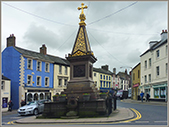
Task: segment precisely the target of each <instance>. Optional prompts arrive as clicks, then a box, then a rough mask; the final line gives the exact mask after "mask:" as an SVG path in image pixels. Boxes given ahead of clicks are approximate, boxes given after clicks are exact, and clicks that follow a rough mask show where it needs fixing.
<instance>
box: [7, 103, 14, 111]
mask: <svg viewBox="0 0 169 127" xmlns="http://www.w3.org/2000/svg"><path fill="white" fill-rule="evenodd" d="M12 106H13V103H12V100H10V101H9V102H8V111H10V112H11V111H12Z"/></svg>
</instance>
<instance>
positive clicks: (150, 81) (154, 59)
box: [139, 30, 168, 100]
mask: <svg viewBox="0 0 169 127" xmlns="http://www.w3.org/2000/svg"><path fill="white" fill-rule="evenodd" d="M167 33H168V32H167V30H165V31H164V30H163V31H162V33H161V40H160V41H151V42H150V43H149V44H150V48H149V49H148V50H147V51H146V52H144V53H143V54H142V55H141V56H140V59H141V85H140V87H139V88H140V91H143V92H144V93H149V94H150V98H151V99H155V100H166V99H167V86H168V85H167V84H168V83H167V76H168V74H167V71H168V44H167Z"/></svg>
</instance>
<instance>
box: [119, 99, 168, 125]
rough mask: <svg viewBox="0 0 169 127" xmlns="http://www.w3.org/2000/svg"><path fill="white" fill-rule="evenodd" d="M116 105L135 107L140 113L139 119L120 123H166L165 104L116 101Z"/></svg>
mask: <svg viewBox="0 0 169 127" xmlns="http://www.w3.org/2000/svg"><path fill="white" fill-rule="evenodd" d="M159 103H160V102H159ZM117 107H126V108H133V109H136V110H137V111H138V112H139V113H140V114H141V119H139V120H136V121H132V122H129V123H119V124H122V125H167V106H158V105H149V104H146V103H143V104H136V103H126V102H122V101H120V100H118V101H117Z"/></svg>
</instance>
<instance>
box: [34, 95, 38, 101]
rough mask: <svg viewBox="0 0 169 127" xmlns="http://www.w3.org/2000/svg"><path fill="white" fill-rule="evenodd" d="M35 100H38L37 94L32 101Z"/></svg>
mask: <svg viewBox="0 0 169 127" xmlns="http://www.w3.org/2000/svg"><path fill="white" fill-rule="evenodd" d="M36 100H38V94H37V93H35V94H34V101H36Z"/></svg>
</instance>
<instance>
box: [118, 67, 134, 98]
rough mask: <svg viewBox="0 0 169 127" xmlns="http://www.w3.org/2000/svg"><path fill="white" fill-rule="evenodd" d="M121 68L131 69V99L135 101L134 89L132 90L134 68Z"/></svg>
mask: <svg viewBox="0 0 169 127" xmlns="http://www.w3.org/2000/svg"><path fill="white" fill-rule="evenodd" d="M120 68H130V69H131V78H130V80H131V99H133V88H132V86H133V68H132V67H129V66H122V67H120Z"/></svg>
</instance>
